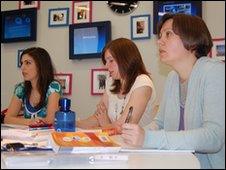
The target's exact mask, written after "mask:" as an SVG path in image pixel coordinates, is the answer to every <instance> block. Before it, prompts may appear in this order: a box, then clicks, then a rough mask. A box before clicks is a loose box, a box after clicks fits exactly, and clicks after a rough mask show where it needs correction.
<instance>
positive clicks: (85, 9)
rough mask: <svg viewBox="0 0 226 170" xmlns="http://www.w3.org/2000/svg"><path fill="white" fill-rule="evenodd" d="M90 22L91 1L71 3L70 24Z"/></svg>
mask: <svg viewBox="0 0 226 170" xmlns="http://www.w3.org/2000/svg"><path fill="white" fill-rule="evenodd" d="M86 22H92V1H72V24H77V23H86Z"/></svg>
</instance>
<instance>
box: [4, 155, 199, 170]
mask: <svg viewBox="0 0 226 170" xmlns="http://www.w3.org/2000/svg"><path fill="white" fill-rule="evenodd" d="M10 154H11V155H10ZM16 154H19V155H20V156H19V155H16ZM117 154H118V155H128V158H129V159H128V161H124V160H122V161H114V160H112V161H96V162H90V160H89V158H90V156H92V155H93V154H54V153H53V152H51V151H44V152H37V151H36V152H29V153H28V152H24V153H22V152H20V153H1V168H2V169H3V168H30V169H32V168H60V169H62V168H74V169H76V168H78V169H82V168H92V169H100V168H104V169H105V168H114V169H117V168H135V169H142V168H153V169H156V168H161V169H165V168H170V169H171V168H172V169H178V168H179V169H184V168H185V169H197V168H200V164H199V161H198V159H197V158H196V157H195V156H194V155H193V154H192V153H172V152H152V153H117ZM4 157H8V158H9V161H10V159H12V158H13V157H14V160H12V162H11V163H9V164H8V166H6V164H5V162H4V161H3V158H4Z"/></svg>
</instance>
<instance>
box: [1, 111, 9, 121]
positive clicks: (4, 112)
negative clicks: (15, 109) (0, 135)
mask: <svg viewBox="0 0 226 170" xmlns="http://www.w3.org/2000/svg"><path fill="white" fill-rule="evenodd" d="M7 110H8V109H4V110H2V111H1V124H2V123H4V118H5V114H6V112H7Z"/></svg>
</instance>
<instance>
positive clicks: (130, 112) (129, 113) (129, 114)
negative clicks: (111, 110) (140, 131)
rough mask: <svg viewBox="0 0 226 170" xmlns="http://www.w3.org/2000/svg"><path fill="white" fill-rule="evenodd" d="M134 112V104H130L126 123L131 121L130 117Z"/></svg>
mask: <svg viewBox="0 0 226 170" xmlns="http://www.w3.org/2000/svg"><path fill="white" fill-rule="evenodd" d="M132 112H133V106H130V108H129V112H128V114H127V117H126V120H125V123H129V121H130V119H131V117H132Z"/></svg>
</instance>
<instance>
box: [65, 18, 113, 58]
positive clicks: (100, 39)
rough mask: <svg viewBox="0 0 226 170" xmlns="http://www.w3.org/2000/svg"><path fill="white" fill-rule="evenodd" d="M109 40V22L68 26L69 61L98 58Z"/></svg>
mask: <svg viewBox="0 0 226 170" xmlns="http://www.w3.org/2000/svg"><path fill="white" fill-rule="evenodd" d="M110 40H111V22H110V21H102V22H92V23H80V24H73V25H70V26H69V53H70V54H69V59H87V58H100V57H101V52H102V50H103V48H104V46H105V45H106V44H107V43H108V42H109V41H110Z"/></svg>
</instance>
